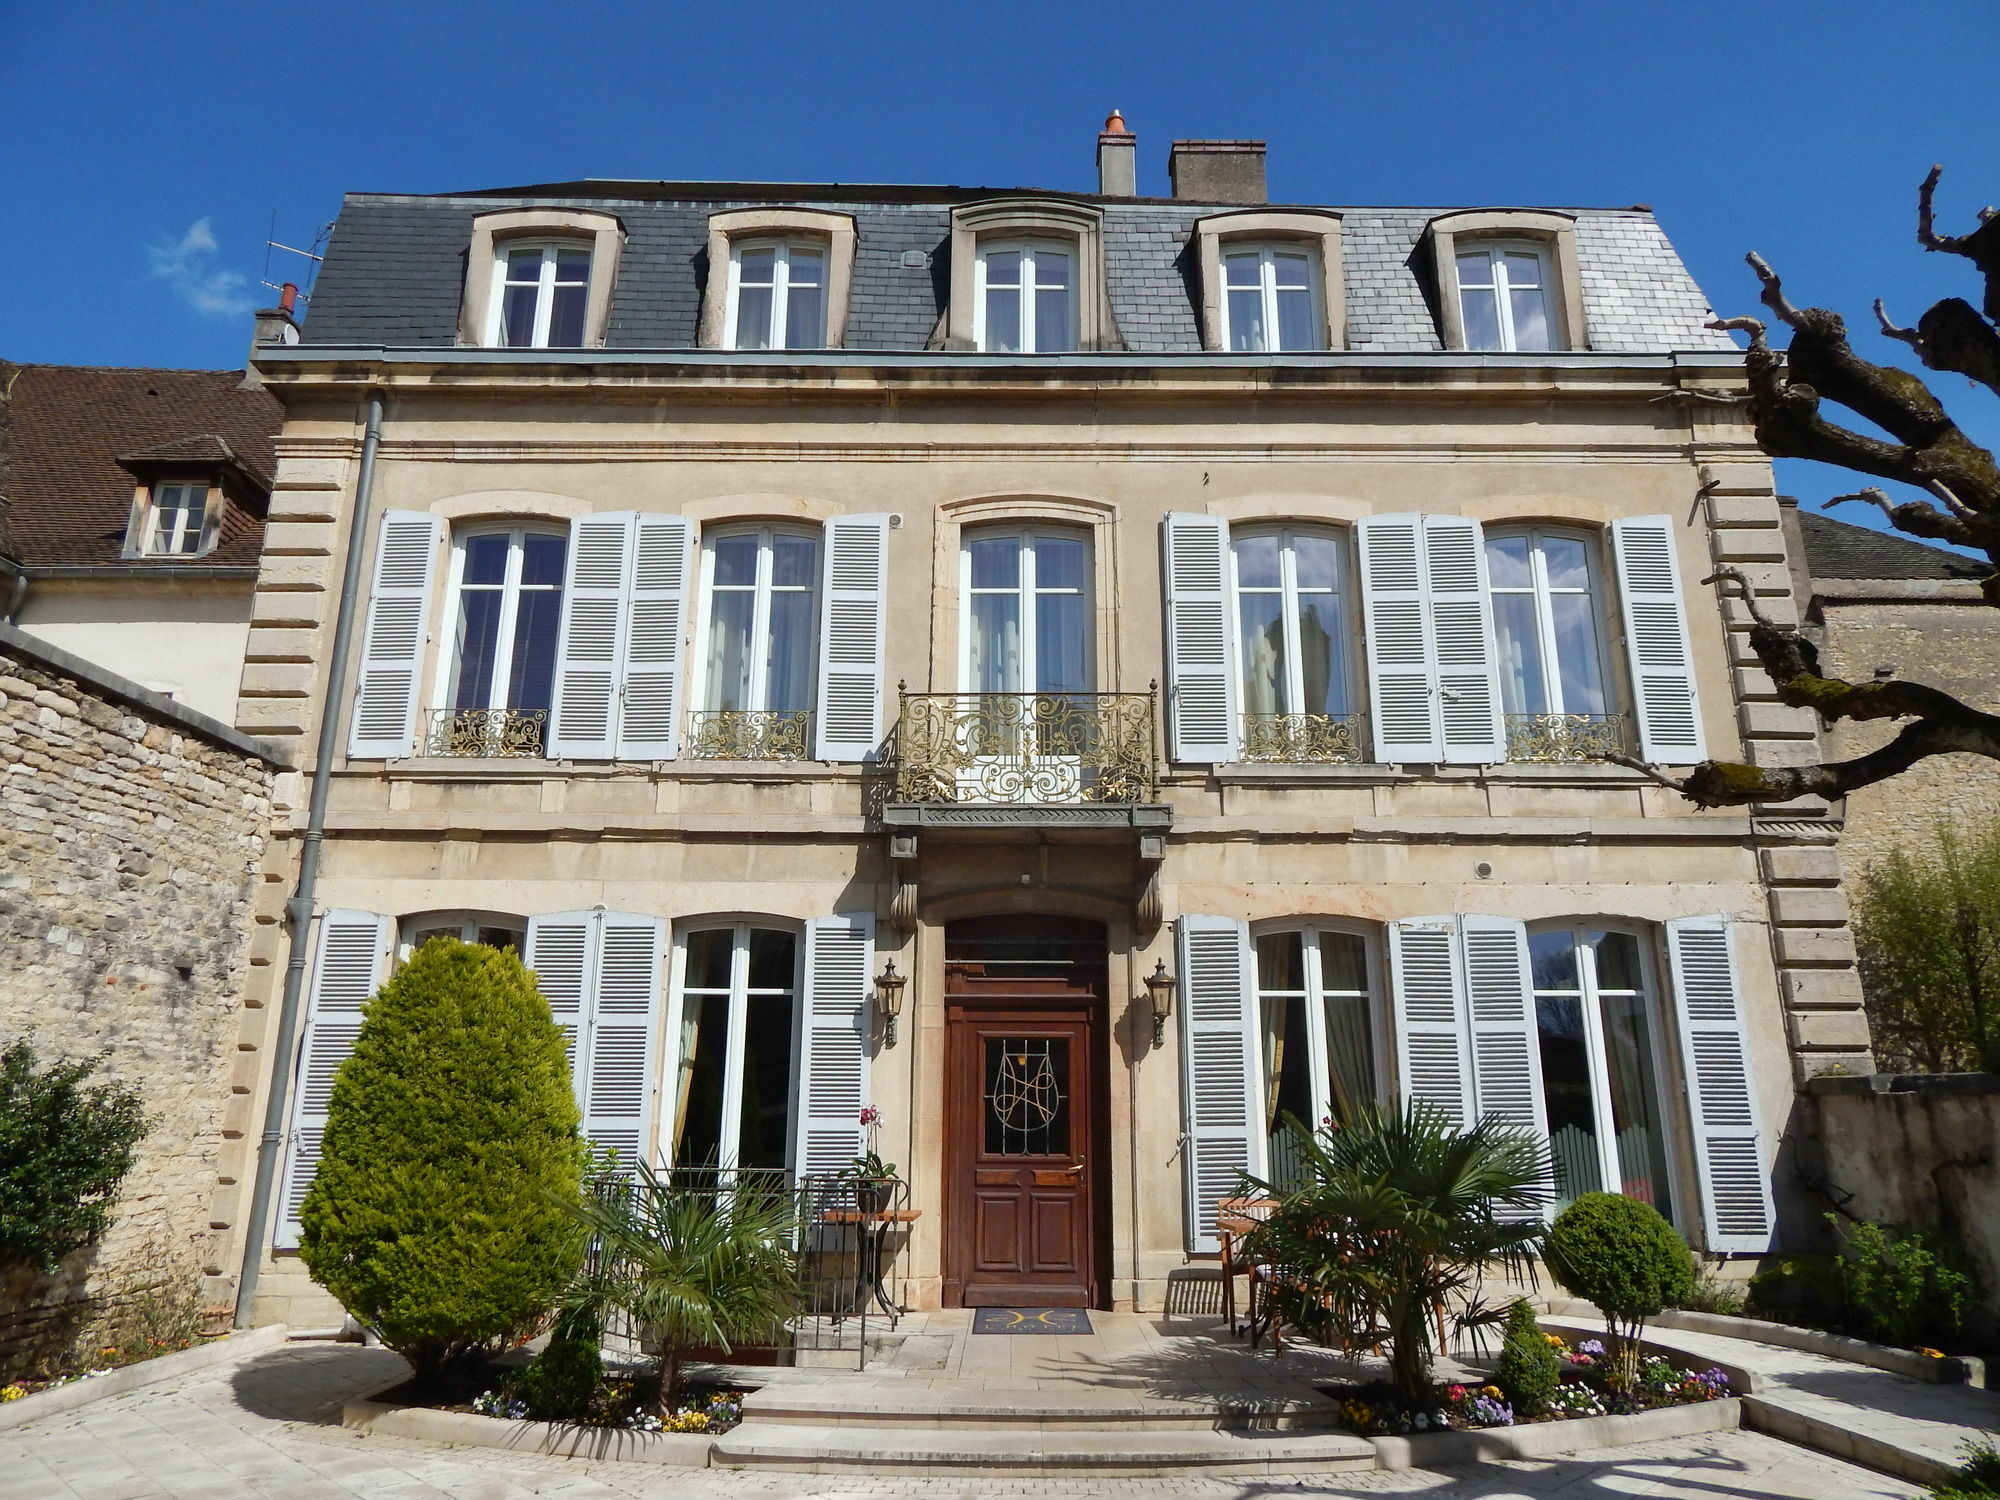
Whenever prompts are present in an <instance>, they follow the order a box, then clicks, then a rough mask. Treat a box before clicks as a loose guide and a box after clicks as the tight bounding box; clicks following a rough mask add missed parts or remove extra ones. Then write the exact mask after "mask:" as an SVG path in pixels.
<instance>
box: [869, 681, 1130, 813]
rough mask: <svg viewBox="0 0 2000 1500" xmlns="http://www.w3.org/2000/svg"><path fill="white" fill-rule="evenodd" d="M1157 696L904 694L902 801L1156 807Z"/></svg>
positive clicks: (896, 770) (898, 796)
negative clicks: (1137, 804) (1147, 804)
mask: <svg viewBox="0 0 2000 1500" xmlns="http://www.w3.org/2000/svg"><path fill="white" fill-rule="evenodd" d="M1157 718H1158V713H1157V705H1156V703H1155V694H1154V693H1151V692H1146V693H904V694H903V695H902V715H901V718H900V719H899V720H898V722H897V725H896V733H895V738H894V741H893V744H892V750H891V755H892V768H893V778H894V791H893V799H894V800H895V801H898V802H980V803H1014V804H1026V805H1042V804H1047V803H1061V802H1150V801H1152V800H1153V798H1154V795H1155V790H1156V788H1157V786H1158V784H1159V772H1160V765H1159V751H1158V748H1157V746H1156V743H1155V739H1156V722H1157Z"/></svg>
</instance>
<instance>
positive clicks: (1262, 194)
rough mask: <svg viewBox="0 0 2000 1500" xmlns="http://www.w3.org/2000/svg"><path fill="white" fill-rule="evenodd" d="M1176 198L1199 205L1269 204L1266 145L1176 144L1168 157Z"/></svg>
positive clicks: (1249, 143) (1248, 142) (1189, 142)
mask: <svg viewBox="0 0 2000 1500" xmlns="http://www.w3.org/2000/svg"><path fill="white" fill-rule="evenodd" d="M1167 176H1168V177H1169V178H1171V179H1172V181H1173V184H1174V196H1175V197H1176V198H1187V199H1191V200H1193V201H1196V202H1200V203H1268V202H1270V201H1271V199H1270V194H1269V193H1267V192H1266V191H1265V188H1264V142H1262V141H1175V142H1174V146H1173V150H1172V151H1170V152H1169V153H1168V154H1167Z"/></svg>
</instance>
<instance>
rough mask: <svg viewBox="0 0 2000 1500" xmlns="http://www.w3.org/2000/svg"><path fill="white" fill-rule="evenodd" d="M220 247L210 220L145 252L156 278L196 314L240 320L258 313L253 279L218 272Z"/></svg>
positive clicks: (198, 222)
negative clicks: (250, 313) (255, 312)
mask: <svg viewBox="0 0 2000 1500" xmlns="http://www.w3.org/2000/svg"><path fill="white" fill-rule="evenodd" d="M218 248H219V247H218V246H217V244H216V241H215V230H214V229H213V228H212V227H211V226H210V223H209V221H208V220H207V219H196V220H195V221H194V223H192V224H190V225H189V226H188V229H187V233H186V234H184V235H182V236H181V237H180V239H178V240H173V241H169V240H158V241H155V242H154V243H153V245H152V246H151V247H150V248H149V249H148V250H147V251H146V259H147V261H148V262H149V263H150V264H151V266H152V268H153V274H154V275H155V276H157V277H159V278H160V280H162V281H164V282H166V283H167V285H168V286H170V287H172V288H173V289H174V290H175V291H176V292H178V293H179V294H180V296H181V298H182V299H183V300H184V301H185V302H186V303H187V304H188V306H190V307H192V308H193V309H194V310H195V311H196V312H200V313H212V314H214V315H216V316H217V317H224V318H240V317H242V316H244V315H245V314H247V313H249V312H252V311H254V310H255V308H256V306H257V300H256V298H255V297H254V296H252V295H251V288H250V279H249V278H248V277H247V276H245V275H244V274H243V273H242V272H241V271H226V270H221V269H218V268H217V267H216V265H215V261H214V257H215V254H216V251H217V249H218Z"/></svg>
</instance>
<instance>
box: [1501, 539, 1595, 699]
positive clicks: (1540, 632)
mask: <svg viewBox="0 0 2000 1500" xmlns="http://www.w3.org/2000/svg"><path fill="white" fill-rule="evenodd" d="M1486 572H1487V578H1488V581H1489V584H1490V586H1491V589H1492V595H1493V628H1494V632H1495V635H1496V637H1497V644H1498V648H1499V653H1500V701H1501V704H1502V706H1503V708H1504V709H1505V711H1506V712H1507V713H1510V714H1586V715H1590V716H1592V717H1597V716H1602V715H1604V714H1606V713H1609V712H1610V706H1609V702H1608V699H1609V696H1610V695H1609V692H1608V689H1607V679H1606V674H1605V651H1604V626H1603V616H1602V611H1601V609H1600V607H1599V600H1600V597H1601V595H1600V591H1599V587H1598V582H1597V580H1598V564H1597V545H1596V539H1595V538H1593V537H1589V536H1584V535H1580V534H1578V533H1576V532H1565V531H1551V530H1542V529H1539V528H1529V529H1526V530H1522V531H1513V532H1499V533H1495V532H1492V531H1488V532H1487V533H1486Z"/></svg>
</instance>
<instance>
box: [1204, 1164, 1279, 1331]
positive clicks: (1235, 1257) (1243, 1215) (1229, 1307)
mask: <svg viewBox="0 0 2000 1500" xmlns="http://www.w3.org/2000/svg"><path fill="white" fill-rule="evenodd" d="M1277 1207H1278V1200H1277V1199H1276V1198H1223V1199H1219V1200H1218V1201H1217V1202H1216V1205H1215V1237H1216V1241H1217V1244H1218V1246H1219V1247H1220V1249H1221V1252H1222V1253H1221V1264H1222V1316H1223V1317H1224V1318H1226V1319H1227V1320H1228V1322H1229V1332H1230V1333H1231V1334H1232V1335H1235V1334H1237V1333H1238V1332H1239V1329H1238V1327H1237V1321H1236V1278H1237V1277H1239V1276H1241V1277H1243V1278H1244V1279H1245V1282H1246V1284H1247V1290H1246V1294H1245V1298H1244V1301H1245V1305H1246V1307H1247V1308H1248V1309H1249V1310H1250V1313H1251V1318H1252V1321H1253V1323H1254V1321H1255V1314H1256V1306H1257V1302H1256V1287H1255V1282H1254V1280H1253V1275H1254V1270H1255V1267H1254V1266H1253V1265H1252V1263H1251V1261H1250V1260H1249V1259H1247V1258H1246V1257H1245V1256H1244V1254H1243V1241H1244V1240H1245V1238H1247V1237H1248V1235H1249V1234H1250V1231H1251V1230H1253V1229H1255V1228H1256V1227H1257V1226H1258V1225H1259V1224H1261V1223H1263V1222H1264V1221H1265V1220H1266V1219H1268V1218H1270V1217H1271V1215H1272V1213H1274V1212H1275V1211H1276V1210H1277ZM1253 1347H1254V1341H1253Z"/></svg>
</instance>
